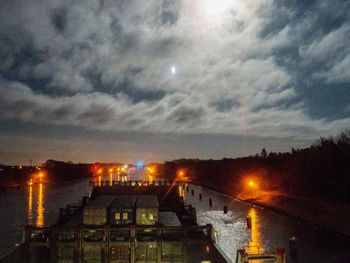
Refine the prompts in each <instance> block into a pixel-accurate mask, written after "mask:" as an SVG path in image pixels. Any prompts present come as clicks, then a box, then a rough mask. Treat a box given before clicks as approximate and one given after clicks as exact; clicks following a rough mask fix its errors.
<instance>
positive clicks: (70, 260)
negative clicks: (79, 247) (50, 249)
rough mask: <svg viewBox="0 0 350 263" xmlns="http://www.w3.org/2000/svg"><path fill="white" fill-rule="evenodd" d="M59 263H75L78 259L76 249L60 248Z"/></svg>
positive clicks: (58, 253) (58, 249) (58, 250)
mask: <svg viewBox="0 0 350 263" xmlns="http://www.w3.org/2000/svg"><path fill="white" fill-rule="evenodd" d="M56 262H57V263H74V262H77V259H76V248H75V247H71V246H59V247H58V248H57V261H56Z"/></svg>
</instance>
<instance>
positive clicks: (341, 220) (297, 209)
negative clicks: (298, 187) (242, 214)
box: [241, 195, 350, 238]
mask: <svg viewBox="0 0 350 263" xmlns="http://www.w3.org/2000/svg"><path fill="white" fill-rule="evenodd" d="M241 200H243V201H246V202H249V203H251V204H255V205H258V206H262V207H264V208H267V209H270V210H272V211H275V212H278V213H281V214H284V215H287V216H289V217H291V218H294V219H296V220H300V221H304V222H306V223H310V224H312V225H314V226H315V227H322V228H326V229H328V230H330V231H333V232H335V233H338V234H340V235H343V236H345V237H347V238H350V217H349V215H350V205H349V204H343V205H342V204H331V203H328V202H324V201H319V200H312V199H306V198H298V197H292V196H285V195H270V196H268V197H264V196H262V197H259V198H255V199H241Z"/></svg>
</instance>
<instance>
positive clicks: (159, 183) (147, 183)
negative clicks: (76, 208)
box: [89, 180, 170, 187]
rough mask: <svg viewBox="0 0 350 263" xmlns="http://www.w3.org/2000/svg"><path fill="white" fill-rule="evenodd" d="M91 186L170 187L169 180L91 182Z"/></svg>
mask: <svg viewBox="0 0 350 263" xmlns="http://www.w3.org/2000/svg"><path fill="white" fill-rule="evenodd" d="M89 185H91V186H94V187H113V186H136V187H137V186H170V182H169V181H168V180H154V181H147V180H130V181H124V182H123V181H110V180H102V181H89Z"/></svg>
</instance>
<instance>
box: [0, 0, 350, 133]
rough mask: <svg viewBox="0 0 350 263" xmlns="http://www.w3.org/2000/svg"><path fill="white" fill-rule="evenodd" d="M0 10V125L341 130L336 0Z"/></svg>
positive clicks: (341, 24)
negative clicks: (12, 121)
mask: <svg viewBox="0 0 350 263" xmlns="http://www.w3.org/2000/svg"><path fill="white" fill-rule="evenodd" d="M1 4H2V8H1V10H0V22H1V23H0V45H1V49H0V58H1V61H2V62H1V64H0V78H1V83H0V94H1V95H2V96H1V98H0V103H1V104H0V109H1V113H0V116H1V118H3V119H17V120H19V121H20V120H22V121H28V122H33V123H41V124H45V123H46V124H55V125H72V126H77V127H84V128H87V129H97V130H104V131H130V130H131V131H135V132H138V131H146V132H150V133H152V132H154V133H168V132H173V133H179V134H183V133H187V134H196V133H208V134H230V135H242V134H247V135H250V136H258V137H267V136H276V137H279V138H283V137H291V136H296V137H303V136H304V139H305V138H311V137H315V136H318V135H320V134H323V133H328V132H330V133H331V132H335V131H337V130H338V129H340V128H343V127H344V126H346V125H348V123H349V121H350V120H349V116H348V115H349V110H348V109H349V102H348V101H349V100H350V94H349V92H348V90H349V89H348V87H349V83H350V70H349V68H350V47H349V45H348V44H347V43H349V40H350V37H349V36H350V21H349V20H350V19H349V14H350V12H349V11H350V10H349V3H348V2H346V1H332V2H329V1H325V0H323V1H287V2H286V1H279V0H276V1H271V0H263V1H253V0H245V1H243V0H237V1H232V2H229V1H224V0H218V1H210V0H201V1H200V0H194V1H170V0H164V1H160V0H150V1H142V0H133V1H108V0H106V1H84V2H79V1H64V2H62V1H26V2H24V1H19V0H17V1H1ZM172 67H174V69H175V71H176V73H175V74H172V72H171V69H172ZM300 133H302V134H303V135H300Z"/></svg>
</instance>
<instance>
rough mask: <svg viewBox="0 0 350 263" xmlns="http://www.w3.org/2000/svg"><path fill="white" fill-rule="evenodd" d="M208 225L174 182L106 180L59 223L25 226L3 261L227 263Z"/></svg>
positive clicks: (67, 210)
mask: <svg viewBox="0 0 350 263" xmlns="http://www.w3.org/2000/svg"><path fill="white" fill-rule="evenodd" d="M215 234H216V233H215V231H214V229H213V227H212V226H211V225H210V224H207V225H204V226H199V225H197V223H196V213H195V209H194V208H193V207H191V206H187V205H185V203H184V202H183V198H182V196H181V193H179V189H178V185H177V184H176V183H173V184H170V182H168V181H153V182H148V181H147V182H145V181H128V182H120V181H113V182H110V181H108V182H107V181H106V182H104V181H102V182H99V183H98V184H96V183H95V184H94V186H93V188H92V191H91V194H90V196H89V197H85V198H83V199H82V204H81V205H79V206H67V207H66V208H65V209H61V210H60V216H59V218H58V222H57V224H55V225H52V226H50V227H45V228H38V227H34V226H31V225H28V226H26V227H25V230H24V233H23V238H22V239H23V240H22V243H21V244H20V245H19V246H18V247H17V248H16V249H15V250H14V251H12V252H11V253H9V254H8V255H6V256H5V257H3V258H2V259H1V260H0V261H1V262H6V263H7V262H16V263H18V262H28V263H31V262H59V263H78V262H79V263H85V262H93V263H99V262H101V263H129V262H130V263H135V262H136V263H146V262H147V263H165V262H167V263H194V262H195V263H197V262H198V263H209V262H217V263H221V262H222V263H226V262H231V261H230V260H229V259H228V257H227V256H226V255H224V253H223V252H222V251H221V250H220V249H219V248H218V246H217V245H216V243H215V237H216V235H215Z"/></svg>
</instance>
